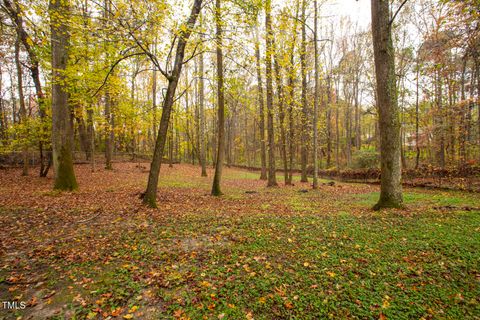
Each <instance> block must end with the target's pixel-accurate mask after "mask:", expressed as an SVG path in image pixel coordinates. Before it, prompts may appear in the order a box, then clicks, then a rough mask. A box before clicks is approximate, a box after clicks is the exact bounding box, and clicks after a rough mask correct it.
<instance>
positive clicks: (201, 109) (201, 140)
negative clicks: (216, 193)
mask: <svg viewBox="0 0 480 320" xmlns="http://www.w3.org/2000/svg"><path fill="white" fill-rule="evenodd" d="M201 24H202V19H200V25H201ZM200 41H202V42H203V34H200ZM202 49H203V48H200V54H199V56H198V60H199V77H200V81H199V83H198V91H199V105H198V117H199V118H200V119H199V130H198V144H199V148H198V149H199V153H200V156H199V161H200V165H201V166H202V173H201V175H202V177H206V176H207V160H206V157H205V79H204V78H203V77H204V76H205V72H204V59H203V52H202Z"/></svg>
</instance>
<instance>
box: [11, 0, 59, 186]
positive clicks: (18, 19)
mask: <svg viewBox="0 0 480 320" xmlns="http://www.w3.org/2000/svg"><path fill="white" fill-rule="evenodd" d="M3 3H4V6H5V9H6V11H7V13H8V15H9V16H10V19H11V20H12V21H13V22H14V24H15V26H16V31H17V35H18V36H19V37H20V39H21V41H22V44H23V46H24V48H25V50H26V51H27V54H28V58H29V60H30V65H29V67H28V68H29V69H30V75H31V76H32V80H33V84H34V86H35V93H36V95H37V103H38V110H39V112H38V113H39V116H40V120H41V122H42V127H41V129H40V134H39V136H40V139H39V145H38V147H39V151H40V172H39V175H40V177H46V176H47V174H48V170H49V169H50V165H51V161H52V157H51V156H52V155H51V151H50V150H49V151H47V159H45V156H44V152H43V151H44V150H43V144H44V142H46V141H47V140H48V139H49V137H48V133H47V132H46V131H47V130H45V128H44V127H45V124H46V123H45V120H46V117H47V115H46V110H45V109H46V105H45V96H44V94H43V91H42V85H41V82H40V68H39V65H40V63H39V59H38V57H37V54H36V52H35V51H34V50H33V48H32V46H31V45H30V43H31V42H30V40H29V39H30V37H29V35H28V33H27V32H26V30H25V28H24V26H23V19H22V12H21V8H20V6H19V5H18V2H17V0H16V1H14V3H15V7H14V6H13V5H12V3H11V2H10V1H9V0H3Z"/></svg>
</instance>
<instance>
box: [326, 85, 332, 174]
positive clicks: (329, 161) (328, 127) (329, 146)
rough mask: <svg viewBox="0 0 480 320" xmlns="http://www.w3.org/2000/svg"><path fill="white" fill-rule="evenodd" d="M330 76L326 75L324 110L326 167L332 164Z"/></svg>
mask: <svg viewBox="0 0 480 320" xmlns="http://www.w3.org/2000/svg"><path fill="white" fill-rule="evenodd" d="M330 81H331V76H328V77H327V108H326V109H327V110H326V118H327V119H326V122H327V124H326V131H327V169H328V168H330V166H331V165H332V109H331V104H332V94H331V83H330Z"/></svg>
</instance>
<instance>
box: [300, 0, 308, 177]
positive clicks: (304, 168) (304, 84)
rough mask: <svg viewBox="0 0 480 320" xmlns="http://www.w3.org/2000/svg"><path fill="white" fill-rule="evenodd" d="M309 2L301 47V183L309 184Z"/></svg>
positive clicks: (303, 22)
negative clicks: (307, 28)
mask: <svg viewBox="0 0 480 320" xmlns="http://www.w3.org/2000/svg"><path fill="white" fill-rule="evenodd" d="M306 2H307V1H306V0H302V17H301V19H302V42H301V46H300V69H301V73H302V128H301V130H302V137H301V158H302V159H301V169H302V175H301V179H300V181H301V182H308V178H307V160H308V153H307V152H308V151H307V143H308V135H307V132H308V131H307V127H308V124H307V119H308V109H307V108H308V106H307V62H306V54H307V32H306V29H305V28H306V23H307V20H306V15H305V11H306V7H307V3H306Z"/></svg>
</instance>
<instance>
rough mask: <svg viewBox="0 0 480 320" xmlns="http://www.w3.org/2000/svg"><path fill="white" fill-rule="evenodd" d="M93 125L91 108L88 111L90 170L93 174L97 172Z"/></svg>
mask: <svg viewBox="0 0 480 320" xmlns="http://www.w3.org/2000/svg"><path fill="white" fill-rule="evenodd" d="M93 125H94V123H93V108H92V106H89V107H88V109H87V134H88V136H89V142H90V151H91V156H90V168H91V170H92V172H94V171H95V129H94V126H93Z"/></svg>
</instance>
